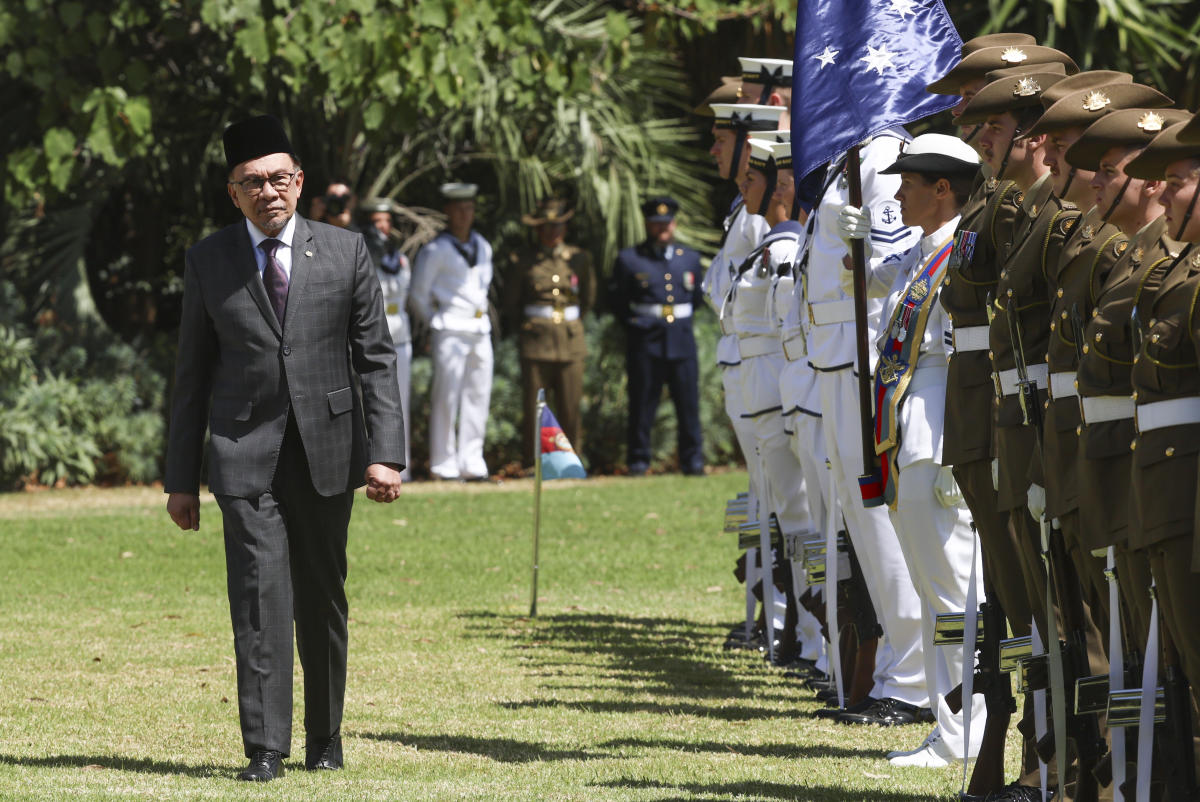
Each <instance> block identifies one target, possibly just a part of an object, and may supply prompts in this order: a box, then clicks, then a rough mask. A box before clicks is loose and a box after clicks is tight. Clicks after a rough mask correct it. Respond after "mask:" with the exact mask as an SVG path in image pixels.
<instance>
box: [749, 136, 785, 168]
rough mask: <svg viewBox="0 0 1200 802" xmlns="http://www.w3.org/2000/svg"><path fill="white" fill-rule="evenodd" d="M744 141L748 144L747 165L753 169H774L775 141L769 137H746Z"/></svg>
mask: <svg viewBox="0 0 1200 802" xmlns="http://www.w3.org/2000/svg"><path fill="white" fill-rule="evenodd" d="M746 143H747V144H748V145H749V146H750V162H749V165H750V166H751V167H753V168H754V169H755V170H759V171H764V170H774V169H775V168H776V164H775V145H776V144H778V143H777V142H775V141H773V140H770V139H748V140H746ZM788 149H789V150H788V152H789V153H790V152H791V145H790V144H789V145H788Z"/></svg>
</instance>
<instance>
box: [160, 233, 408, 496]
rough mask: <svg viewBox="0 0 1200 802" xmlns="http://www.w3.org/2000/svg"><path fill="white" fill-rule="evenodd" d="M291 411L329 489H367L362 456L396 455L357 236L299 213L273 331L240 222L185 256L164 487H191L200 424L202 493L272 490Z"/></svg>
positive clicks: (376, 292)
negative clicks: (280, 315)
mask: <svg viewBox="0 0 1200 802" xmlns="http://www.w3.org/2000/svg"><path fill="white" fill-rule="evenodd" d="M355 378H356V379H357V381H355ZM210 406H211V416H210V414H209V412H210ZM289 408H290V409H291V410H292V413H293V414H294V416H295V418H296V424H297V426H298V428H299V431H300V437H301V439H302V440H303V442H304V451H305V454H306V455H307V457H308V462H309V466H310V472H311V474H312V481H313V486H314V487H315V488H316V489H317V492H319V493H320V494H321V495H323V496H331V495H334V494H336V493H341V492H345V491H346V490H349V489H352V488H355V487H359V486H361V485H362V484H363V483H364V479H363V473H364V471H365V470H366V467H367V465H368V464H371V463H376V462H387V463H395V464H398V465H403V463H404V426H403V420H402V417H401V415H402V413H401V408H400V394H399V390H398V385H397V383H396V354H395V350H394V349H393V347H392V340H391V336H390V335H389V334H388V327H387V320H386V318H385V317H384V308H383V298H382V295H381V293H380V289H379V279H378V278H377V277H376V275H375V269H374V268H373V267H372V263H371V260H370V258H369V256H368V255H367V249H366V245H365V243H364V242H363V239H362V236H361V235H359V234H354V233H350V232H347V231H343V230H342V229H339V228H336V227H334V226H329V225H325V224H324V223H314V222H310V221H308V220H305V219H304V218H302V217H300V216H299V215H296V229H295V236H294V239H293V240H292V275H291V282H290V284H289V288H288V299H287V312H286V313H285V315H284V325H283V326H282V327H280V325H279V321H278V320H277V319H276V317H275V313H274V311H272V309H271V304H270V302H269V301H268V299H267V292H266V289H265V288H264V287H263V282H262V278H261V277H260V275H259V272H258V266H257V264H256V262H255V260H254V252H253V246H252V245H251V243H250V235H249V234H248V233H247V231H246V224H245V221H239V222H237V223H236V224H234V225H232V226H229V227H227V228H224V229H222V230H221V231H218V232H217V233H215V234H213V235H211V236H209V237H207V238H205V239H204V240H202V241H200V242H199V243H197V244H196V245H195V246H193V247H192V248H191V249H189V250H188V253H187V262H186V271H185V278H184V293H183V317H182V320H181V321H180V328H179V351H178V355H177V357H176V365H175V393H174V397H173V400H172V405H171V429H170V435H169V439H168V445H167V471H166V479H165V489H166V491H167V492H169V493H171V492H181V493H195V492H197V491H198V489H199V485H200V465H201V454H202V451H203V443H204V430H205V425H206V423H207V426H208V429H209V431H210V434H211V441H210V445H209V475H208V479H209V487H210V489H211V490H212V491H213V492H214V493H217V494H221V495H229V496H239V497H245V498H253V497H256V496H259V495H261V494H262V493H264V492H266V491H267V490H268V489H269V488H270V486H271V479H272V477H273V476H274V474H275V462H276V459H277V457H278V456H279V447H280V444H281V443H282V441H283V434H284V429H285V426H286V423H287V416H288V410H289Z"/></svg>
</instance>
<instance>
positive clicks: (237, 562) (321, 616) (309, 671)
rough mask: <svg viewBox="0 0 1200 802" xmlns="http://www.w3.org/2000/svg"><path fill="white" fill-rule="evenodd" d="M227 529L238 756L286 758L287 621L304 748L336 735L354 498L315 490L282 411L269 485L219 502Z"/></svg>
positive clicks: (289, 694) (349, 494) (289, 702)
mask: <svg viewBox="0 0 1200 802" xmlns="http://www.w3.org/2000/svg"><path fill="white" fill-rule="evenodd" d="M217 503H218V504H219V505H220V507H221V513H222V517H223V520H224V524H225V563H226V569H227V572H228V581H229V611H230V615H231V617H232V619H233V637H234V652H235V654H236V656H237V684H238V713H239V716H240V718H241V725H242V741H243V744H244V746H245V750H246V756H247V757H250V756H251V755H252V754H253V753H254V752H255V751H257V750H260V749H272V750H276V751H279V752H282V753H283V754H284V755H288V754H290V752H291V740H292V670H293V666H292V624H293V620H294V621H295V633H296V649H297V651H298V652H299V654H300V666H301V669H302V670H303V672H304V730H305V741H306V743H312V742H314V741H317V740H320V739H323V738H328V737H329V736H331V735H333V734H335V733H337V732H338V731H339V729H340V727H341V722H342V706H343V701H344V699H345V694H346V635H347V632H346V617H347V605H346V593H345V582H346V529H347V526H348V525H349V523H350V509H351V507H352V506H353V503H354V493H353V491H346V492H344V493H339V494H337V495H334V496H322V495H320V494H319V493H317V491H316V490H315V489H314V488H313V484H312V478H311V474H310V472H309V466H308V460H307V459H306V457H305V453H304V445H303V443H302V442H301V440H300V436H299V433H298V431H297V429H296V424H295V420H294V419H293V417H292V416H291V414H290V413H289V415H288V422H287V429H286V433H285V435H284V439H283V444H282V447H281V448H280V453H279V460H278V462H277V467H276V471H275V477H274V480H273V481H272V484H271V488H270V490H268V491H267V492H265V493H263V494H262V495H261V496H258V497H256V498H239V497H236V496H217Z"/></svg>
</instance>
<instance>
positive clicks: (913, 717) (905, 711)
mask: <svg viewBox="0 0 1200 802" xmlns="http://www.w3.org/2000/svg"><path fill="white" fill-rule="evenodd" d="M919 714H920V708H918V707H916V706H915V705H910V704H908V703H907V702H901V701H900V700H899V699H890V698H887V699H877V700H876V701H875V703H874V704H873V705H871V706H870V707H868V708H866V709H865V710H860V711H859V712H857V713H851V712H849V711H846V712H845V713H842V714H841V715H840V716H838V717H837V718H836V719H835V721H837V722H838V723H840V724H876V725H878V726H880V727H899V726H901V725H904V724H916V723H918V722H919V721H920V719H919V718H918V716H919Z"/></svg>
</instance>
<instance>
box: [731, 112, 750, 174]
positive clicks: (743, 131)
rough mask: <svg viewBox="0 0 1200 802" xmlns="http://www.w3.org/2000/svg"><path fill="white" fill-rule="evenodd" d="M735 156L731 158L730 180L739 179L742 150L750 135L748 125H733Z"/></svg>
mask: <svg viewBox="0 0 1200 802" xmlns="http://www.w3.org/2000/svg"><path fill="white" fill-rule="evenodd" d="M733 133H734V137H733V158H731V159H730V160H729V180H730V181H737V175H738V165H739V164H741V163H742V150H743V149H744V148H745V147H746V139H747V138H748V137H749V135H750V128H749V127H748V126H741V125H735V126H733Z"/></svg>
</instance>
